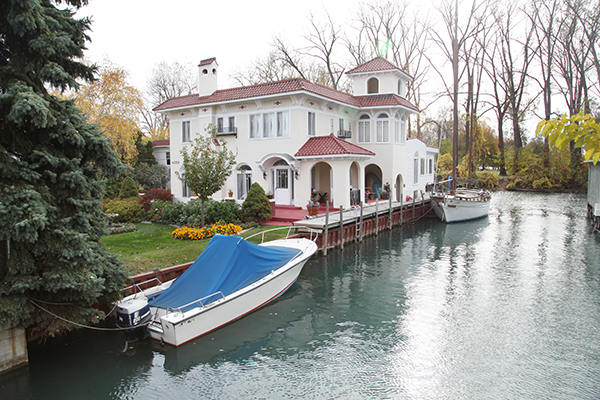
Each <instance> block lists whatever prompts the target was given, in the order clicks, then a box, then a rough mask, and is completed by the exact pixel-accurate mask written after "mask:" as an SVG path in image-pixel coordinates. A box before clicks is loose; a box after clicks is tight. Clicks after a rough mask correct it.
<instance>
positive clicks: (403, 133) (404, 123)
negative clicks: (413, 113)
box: [400, 115, 406, 143]
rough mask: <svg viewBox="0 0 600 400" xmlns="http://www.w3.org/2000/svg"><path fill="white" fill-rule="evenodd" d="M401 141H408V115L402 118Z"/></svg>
mask: <svg viewBox="0 0 600 400" xmlns="http://www.w3.org/2000/svg"><path fill="white" fill-rule="evenodd" d="M400 143H406V115H403V116H402V117H401V118H400Z"/></svg>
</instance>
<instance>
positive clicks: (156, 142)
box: [152, 139, 169, 147]
mask: <svg viewBox="0 0 600 400" xmlns="http://www.w3.org/2000/svg"><path fill="white" fill-rule="evenodd" d="M168 145H169V139H165V140H154V141H152V146H154V147H156V146H168Z"/></svg>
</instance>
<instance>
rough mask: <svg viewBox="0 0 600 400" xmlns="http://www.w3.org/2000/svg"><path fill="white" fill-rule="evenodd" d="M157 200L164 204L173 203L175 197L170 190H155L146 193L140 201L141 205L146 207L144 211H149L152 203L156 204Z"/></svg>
mask: <svg viewBox="0 0 600 400" xmlns="http://www.w3.org/2000/svg"><path fill="white" fill-rule="evenodd" d="M156 200H162V201H164V202H167V203H171V202H173V195H172V194H171V191H169V190H165V189H158V188H153V189H150V190H147V191H146V192H145V193H144V195H143V196H142V199H141V200H140V204H141V205H142V207H144V210H146V211H148V210H150V206H151V205H152V203H154V202H155V201H156Z"/></svg>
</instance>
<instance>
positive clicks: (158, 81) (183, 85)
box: [142, 61, 198, 140]
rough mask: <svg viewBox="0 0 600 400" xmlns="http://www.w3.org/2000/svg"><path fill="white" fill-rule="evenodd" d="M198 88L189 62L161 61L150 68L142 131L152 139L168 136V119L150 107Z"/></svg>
mask: <svg viewBox="0 0 600 400" xmlns="http://www.w3.org/2000/svg"><path fill="white" fill-rule="evenodd" d="M197 88H198V79H197V75H196V73H195V69H194V68H193V67H192V65H191V64H180V63H179V62H177V61H175V62H173V63H171V64H168V63H166V62H161V63H159V64H156V65H155V66H154V68H153V69H152V75H151V77H150V79H149V80H148V83H147V90H146V99H145V104H144V109H143V111H142V120H143V121H142V131H143V132H144V134H145V135H147V136H150V137H151V138H152V139H153V140H158V139H165V138H168V136H169V121H168V119H167V118H166V117H165V116H163V115H157V114H155V113H154V112H153V111H152V109H153V108H155V107H157V106H159V105H160V104H162V103H164V102H165V101H167V100H168V99H170V98H173V97H179V96H184V95H189V94H192V93H194V92H195V91H196V90H197Z"/></svg>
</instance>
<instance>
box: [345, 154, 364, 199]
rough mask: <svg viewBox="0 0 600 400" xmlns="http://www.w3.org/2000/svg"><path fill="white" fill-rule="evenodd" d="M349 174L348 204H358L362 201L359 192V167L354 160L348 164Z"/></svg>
mask: <svg viewBox="0 0 600 400" xmlns="http://www.w3.org/2000/svg"><path fill="white" fill-rule="evenodd" d="M348 172H349V174H350V177H349V179H350V204H352V205H354V204H360V202H361V201H362V196H361V194H360V183H359V182H360V176H359V174H360V167H359V165H358V163H357V162H356V161H355V162H353V163H352V164H351V165H350V169H349V171H348Z"/></svg>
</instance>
